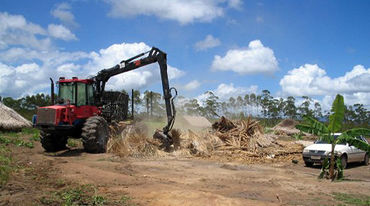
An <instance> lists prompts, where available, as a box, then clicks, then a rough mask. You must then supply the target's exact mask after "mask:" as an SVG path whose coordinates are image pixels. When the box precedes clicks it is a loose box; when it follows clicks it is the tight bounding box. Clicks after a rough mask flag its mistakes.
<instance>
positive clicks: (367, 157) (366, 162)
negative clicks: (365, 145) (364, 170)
mask: <svg viewBox="0 0 370 206" xmlns="http://www.w3.org/2000/svg"><path fill="white" fill-rule="evenodd" d="M363 163H364V165H365V166H367V165H369V153H366V154H365V157H364V161H363Z"/></svg>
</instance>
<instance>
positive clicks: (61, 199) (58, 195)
mask: <svg viewBox="0 0 370 206" xmlns="http://www.w3.org/2000/svg"><path fill="white" fill-rule="evenodd" d="M40 202H41V203H43V204H46V205H50V204H51V205H63V206H72V205H96V206H102V205H105V204H106V203H107V199H106V198H105V197H103V196H101V195H99V194H98V192H97V189H96V188H95V187H94V186H93V185H90V184H87V185H80V186H74V187H67V188H65V189H63V190H61V191H58V192H54V193H51V194H49V195H47V196H44V197H42V198H41V199H40Z"/></svg>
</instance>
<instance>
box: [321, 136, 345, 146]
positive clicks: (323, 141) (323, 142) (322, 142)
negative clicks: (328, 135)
mask: <svg viewBox="0 0 370 206" xmlns="http://www.w3.org/2000/svg"><path fill="white" fill-rule="evenodd" d="M338 137H339V135H334V139H337V138H338ZM315 144H329V143H328V142H327V141H325V140H322V139H320V140H317V141H316V142H315ZM338 144H340V145H345V144H346V143H345V142H341V143H338Z"/></svg>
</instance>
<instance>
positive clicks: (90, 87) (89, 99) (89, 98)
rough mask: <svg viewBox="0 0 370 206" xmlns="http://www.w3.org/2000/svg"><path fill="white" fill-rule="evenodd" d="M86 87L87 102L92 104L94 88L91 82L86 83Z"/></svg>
mask: <svg viewBox="0 0 370 206" xmlns="http://www.w3.org/2000/svg"><path fill="white" fill-rule="evenodd" d="M86 87H87V102H88V104H89V105H94V88H93V85H92V84H88V85H86Z"/></svg>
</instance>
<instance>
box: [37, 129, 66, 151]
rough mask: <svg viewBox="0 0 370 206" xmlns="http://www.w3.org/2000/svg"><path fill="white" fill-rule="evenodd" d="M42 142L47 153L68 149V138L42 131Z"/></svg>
mask: <svg viewBox="0 0 370 206" xmlns="http://www.w3.org/2000/svg"><path fill="white" fill-rule="evenodd" d="M40 140H41V145H42V147H43V148H44V149H45V151H46V152H57V151H60V150H63V149H66V148H67V147H66V144H67V138H66V137H62V136H60V135H57V134H53V133H48V132H45V131H41V132H40Z"/></svg>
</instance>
